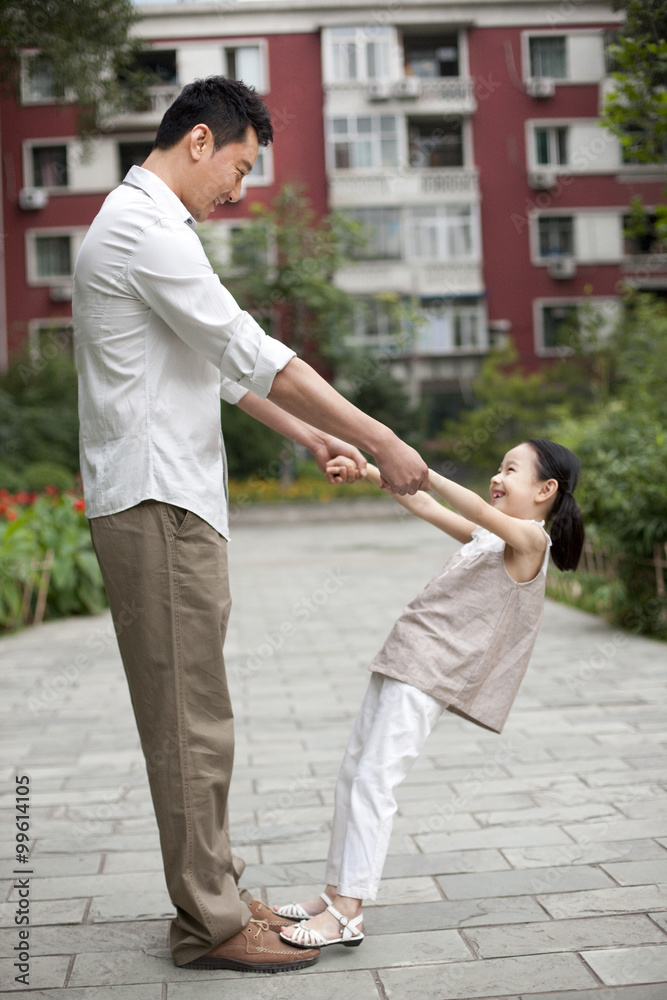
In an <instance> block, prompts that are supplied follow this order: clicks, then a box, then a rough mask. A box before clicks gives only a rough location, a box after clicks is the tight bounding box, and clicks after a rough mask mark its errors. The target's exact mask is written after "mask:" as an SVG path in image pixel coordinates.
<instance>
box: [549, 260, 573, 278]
mask: <svg viewBox="0 0 667 1000" xmlns="http://www.w3.org/2000/svg"><path fill="white" fill-rule="evenodd" d="M547 271H548V272H549V277H551V278H555V279H556V280H557V281H562V280H563V279H565V278H574V276H575V274H576V273H577V262H576V260H575V259H574V257H554V259H553V260H550V261H549V264H548V267H547Z"/></svg>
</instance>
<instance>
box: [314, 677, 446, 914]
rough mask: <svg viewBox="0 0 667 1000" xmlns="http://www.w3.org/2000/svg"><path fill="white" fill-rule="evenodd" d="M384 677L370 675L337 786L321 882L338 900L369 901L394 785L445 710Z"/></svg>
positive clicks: (380, 859)
mask: <svg viewBox="0 0 667 1000" xmlns="http://www.w3.org/2000/svg"><path fill="white" fill-rule="evenodd" d="M446 707H447V706H446V704H445V703H444V702H441V701H438V700H437V699H436V698H432V697H431V696H430V695H428V694H424V692H423V691H419V690H418V689H417V688H415V687H412V685H411V684H404V683H403V682H402V681H396V680H394V679H393V678H392V677H385V676H384V675H383V674H378V673H373V674H371V680H370V684H369V685H368V690H367V691H366V694H365V695H364V700H363V701H362V703H361V708H360V709H359V714H358V715H357V718H356V721H355V723H354V728H353V729H352V735H351V736H350V739H349V742H348V745H347V750H346V751H345V756H344V757H343V763H342V764H341V767H340V771H339V774H338V781H337V783H336V796H335V805H334V819H333V830H332V833H331V844H330V846H329V857H328V859H327V867H326V881H327V883H328V884H330V885H335V886H336V887H337V892H338V893H339V895H342V896H352V897H354V898H355V899H375V897H376V895H377V891H378V886H379V884H380V878H381V876H382V869H383V867H384V862H385V858H386V856H387V851H388V849H389V838H390V836H391V827H392V823H393V817H394V813H395V812H396V809H397V806H396V798H395V796H394V789H395V788H397V787H398V785H400V783H401V782H402V781H403V779H404V778H405V776H406V774H407V773H408V771H409V770H410V767H411V766H412V764H413V763H414V761H415V760H416V759H417V757H418V756H419V754H420V753H421V751H422V747H423V746H424V743H425V742H426V738H427V736H428V734H429V733H430V732H431V730H432V728H433V726H434V725H435V723H436V722H437V721H438V719H439V718H440V715H441V713H442V711H443V710H444V709H445V708H446Z"/></svg>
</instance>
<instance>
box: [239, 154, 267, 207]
mask: <svg viewBox="0 0 667 1000" xmlns="http://www.w3.org/2000/svg"><path fill="white" fill-rule="evenodd" d="M260 156H261V157H262V163H263V166H264V175H263V176H259V175H258V174H255V175H254V176H253V172H254V167H253V169H252V170H251V171H250V173H249V174H246V175H245V177H244V178H243V180H242V181H241V196H242V197H243V196H244V195H245V193H246V189H247V188H256V187H271V185H272V184H273V183H274V182H275V172H274V169H273V144H270V145H268V146H260V147H259V152H258V154H257V157H258V159H259V157H260Z"/></svg>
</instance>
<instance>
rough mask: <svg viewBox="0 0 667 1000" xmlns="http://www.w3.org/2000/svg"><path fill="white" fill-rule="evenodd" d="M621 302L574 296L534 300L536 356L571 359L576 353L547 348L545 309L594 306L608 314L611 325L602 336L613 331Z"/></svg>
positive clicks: (605, 297) (570, 350)
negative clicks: (545, 341) (545, 339)
mask: <svg viewBox="0 0 667 1000" xmlns="http://www.w3.org/2000/svg"><path fill="white" fill-rule="evenodd" d="M620 305H621V300H620V298H618V297H617V296H614V295H595V296H590V295H572V296H562V297H560V298H558V297H553V298H539V299H533V339H534V345H535V354H536V355H537V357H539V358H557V357H569V356H571V355H572V354H573V353H574V348H570V347H566V346H561V347H546V346H545V344H544V322H543V320H544V312H543V310H544V309H545V308H552V307H554V306H555V307H558V306H565V307H569V306H576V307H577V308H581V307H585V306H592V307H593V308H594V309H595V308H596V307H597V308H598V309H599V310H600V311H601V312H604V313H607V315H608V320H609V325H608V327H607V329H606V330H605V329H604V328H603V330H602V336H604V335H605V333H608V332H610V331H611V330H612V328H613V326H614V324H615V322H616V319H617V316H618V309H620Z"/></svg>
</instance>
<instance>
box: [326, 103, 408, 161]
mask: <svg viewBox="0 0 667 1000" xmlns="http://www.w3.org/2000/svg"><path fill="white" fill-rule="evenodd" d="M330 143H331V146H332V147H333V166H334V168H335V169H336V170H356V169H369V168H375V169H379V168H381V167H396V166H398V136H397V133H396V118H395V116H394V115H382V116H380V117H374V118H372V117H366V116H364V117H358V118H355V117H346V118H332V119H331V123H330Z"/></svg>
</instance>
